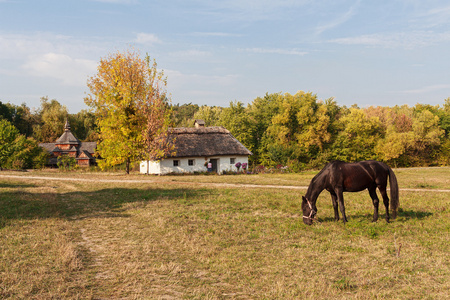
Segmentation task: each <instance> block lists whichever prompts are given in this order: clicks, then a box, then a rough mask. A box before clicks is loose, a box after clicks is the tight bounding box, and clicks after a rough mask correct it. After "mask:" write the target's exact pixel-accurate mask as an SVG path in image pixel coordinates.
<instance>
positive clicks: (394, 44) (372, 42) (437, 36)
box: [329, 31, 450, 49]
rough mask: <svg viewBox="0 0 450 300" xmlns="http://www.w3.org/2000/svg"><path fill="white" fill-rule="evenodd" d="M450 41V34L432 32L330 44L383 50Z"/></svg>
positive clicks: (344, 40) (365, 37) (374, 35)
mask: <svg viewBox="0 0 450 300" xmlns="http://www.w3.org/2000/svg"><path fill="white" fill-rule="evenodd" d="M449 41H450V32H444V33H435V32H432V31H415V32H398V33H387V34H369V35H361V36H357V37H347V38H338V39H333V40H329V42H330V43H336V44H343V45H363V46H371V47H382V48H405V49H413V48H415V47H425V46H431V45H435V44H439V43H443V42H449Z"/></svg>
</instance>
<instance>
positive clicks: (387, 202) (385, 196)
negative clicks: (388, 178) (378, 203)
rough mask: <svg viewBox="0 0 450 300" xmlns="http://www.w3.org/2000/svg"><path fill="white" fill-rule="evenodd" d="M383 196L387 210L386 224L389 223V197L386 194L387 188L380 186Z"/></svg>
mask: <svg viewBox="0 0 450 300" xmlns="http://www.w3.org/2000/svg"><path fill="white" fill-rule="evenodd" d="M378 189H379V190H380V193H381V196H382V197H383V203H384V207H385V208H386V222H388V223H389V197H388V195H387V193H386V186H385V185H384V186H380V185H379V186H378Z"/></svg>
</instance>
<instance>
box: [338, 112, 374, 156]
mask: <svg viewBox="0 0 450 300" xmlns="http://www.w3.org/2000/svg"><path fill="white" fill-rule="evenodd" d="M341 122H342V123H343V125H344V128H345V129H344V130H343V131H341V132H339V134H338V136H337V138H336V141H335V142H334V143H333V146H332V148H333V154H332V156H333V158H334V159H339V160H343V161H360V160H367V159H376V158H377V155H376V153H375V149H374V148H375V146H376V143H377V141H378V139H379V138H380V137H381V136H382V133H383V132H382V124H381V122H380V120H379V118H377V117H368V116H367V115H366V114H365V113H364V111H363V110H361V109H359V108H353V107H352V108H350V113H349V114H348V115H346V116H344V117H342V118H341Z"/></svg>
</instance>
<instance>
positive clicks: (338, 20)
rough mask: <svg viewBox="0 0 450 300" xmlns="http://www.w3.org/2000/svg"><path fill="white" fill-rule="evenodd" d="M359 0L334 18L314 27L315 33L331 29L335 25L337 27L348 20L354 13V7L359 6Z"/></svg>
mask: <svg viewBox="0 0 450 300" xmlns="http://www.w3.org/2000/svg"><path fill="white" fill-rule="evenodd" d="M359 3H360V1H357V2H356V3H355V4H354V5H353V6H351V7H350V8H349V10H348V11H347V12H345V13H343V14H341V15H338V16H337V17H336V18H334V19H332V20H331V21H329V22H328V23H326V24H324V25H321V26H318V27H317V28H316V33H317V34H321V33H322V32H324V31H327V30H330V29H333V28H335V27H338V26H339V25H341V24H344V23H345V22H347V21H348V20H350V18H351V17H353V16H354V15H355V14H356V9H357V7H358V6H359Z"/></svg>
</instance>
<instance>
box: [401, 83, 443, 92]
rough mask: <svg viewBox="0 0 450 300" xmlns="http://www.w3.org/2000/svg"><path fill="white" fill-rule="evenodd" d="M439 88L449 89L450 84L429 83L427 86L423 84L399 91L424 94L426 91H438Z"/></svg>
mask: <svg viewBox="0 0 450 300" xmlns="http://www.w3.org/2000/svg"><path fill="white" fill-rule="evenodd" d="M440 90H450V84H435V85H429V86H424V87H422V88H419V89H412V90H404V91H401V93H404V94H426V93H431V92H435V91H440Z"/></svg>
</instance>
